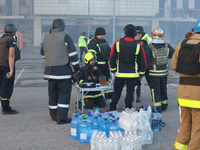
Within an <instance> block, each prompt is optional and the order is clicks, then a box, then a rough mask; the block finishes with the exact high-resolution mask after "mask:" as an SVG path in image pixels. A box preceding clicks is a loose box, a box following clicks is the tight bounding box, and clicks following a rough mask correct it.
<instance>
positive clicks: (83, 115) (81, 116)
mask: <svg viewBox="0 0 200 150" xmlns="http://www.w3.org/2000/svg"><path fill="white" fill-rule="evenodd" d="M84 117H85V114H83V113H79V118H80V120H81V121H82V120H83V118H84Z"/></svg>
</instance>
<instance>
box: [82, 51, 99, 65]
mask: <svg viewBox="0 0 200 150" xmlns="http://www.w3.org/2000/svg"><path fill="white" fill-rule="evenodd" d="M96 59H97V58H96V56H95V55H94V54H93V53H91V52H88V53H87V54H85V59H84V60H85V63H86V64H89V62H90V60H96Z"/></svg>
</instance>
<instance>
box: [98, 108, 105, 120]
mask: <svg viewBox="0 0 200 150" xmlns="http://www.w3.org/2000/svg"><path fill="white" fill-rule="evenodd" d="M99 114H100V115H101V118H102V119H104V118H106V114H104V113H103V110H100V111H99Z"/></svg>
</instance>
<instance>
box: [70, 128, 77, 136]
mask: <svg viewBox="0 0 200 150" xmlns="http://www.w3.org/2000/svg"><path fill="white" fill-rule="evenodd" d="M71 135H72V136H77V133H76V128H71Z"/></svg>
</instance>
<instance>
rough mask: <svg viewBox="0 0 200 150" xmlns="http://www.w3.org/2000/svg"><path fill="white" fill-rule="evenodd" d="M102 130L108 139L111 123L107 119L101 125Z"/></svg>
mask: <svg viewBox="0 0 200 150" xmlns="http://www.w3.org/2000/svg"><path fill="white" fill-rule="evenodd" d="M100 129H101V131H103V132H106V135H107V137H108V136H109V129H110V122H109V121H108V119H107V118H104V121H103V123H101V125H100Z"/></svg>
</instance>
